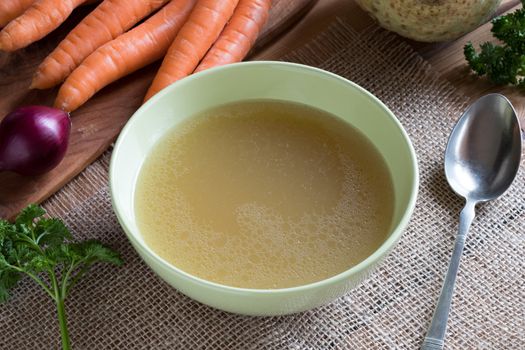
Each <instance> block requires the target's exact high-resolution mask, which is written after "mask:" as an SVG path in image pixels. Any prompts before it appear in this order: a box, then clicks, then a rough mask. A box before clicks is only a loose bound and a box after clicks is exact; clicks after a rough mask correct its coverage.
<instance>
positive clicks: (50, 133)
mask: <svg viewBox="0 0 525 350" xmlns="http://www.w3.org/2000/svg"><path fill="white" fill-rule="evenodd" d="M70 132H71V119H70V118H69V114H68V113H66V112H64V111H61V110H59V109H55V108H50V107H46V106H27V107H21V108H17V109H16V110H14V111H13V112H11V113H9V114H8V115H7V116H6V117H5V118H4V119H3V120H2V122H1V123H0V171H2V170H9V171H13V172H16V173H18V174H21V175H41V174H44V173H46V172H48V171H49V170H51V169H53V168H54V167H56V166H57V165H58V164H59V163H60V161H62V159H63V158H64V155H65V153H66V150H67V146H68V142H69V134H70Z"/></svg>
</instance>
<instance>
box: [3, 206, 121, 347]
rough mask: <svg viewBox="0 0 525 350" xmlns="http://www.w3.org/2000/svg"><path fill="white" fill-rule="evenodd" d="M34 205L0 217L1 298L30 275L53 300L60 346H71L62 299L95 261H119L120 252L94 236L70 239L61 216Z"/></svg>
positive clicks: (118, 263)
mask: <svg viewBox="0 0 525 350" xmlns="http://www.w3.org/2000/svg"><path fill="white" fill-rule="evenodd" d="M44 214H45V211H44V209H42V208H41V207H39V206H37V205H30V206H28V207H27V208H25V209H24V210H23V211H22V212H21V213H20V215H19V216H18V217H17V218H16V221H15V223H13V224H11V223H9V222H7V221H5V220H0V302H4V301H6V300H7V299H8V298H9V290H10V289H11V288H13V287H14V286H15V285H16V284H17V282H18V281H19V280H20V279H21V278H22V277H23V276H24V275H26V276H29V277H30V278H31V279H33V280H34V281H35V282H36V283H37V284H38V285H39V286H40V287H42V289H43V290H44V291H45V292H46V294H48V295H49V296H50V297H51V299H53V300H54V301H55V303H56V307H57V314H58V321H59V325H60V333H61V337H62V348H63V349H64V350H67V349H70V348H71V345H70V341H69V334H68V330H67V323H66V314H65V308H64V302H65V300H66V297H67V295H68V293H69V292H70V290H71V288H73V287H74V286H75V285H76V284H77V283H78V282H79V281H80V279H81V278H82V277H83V276H84V275H85V274H86V273H87V272H88V271H89V270H90V269H91V267H92V266H93V264H95V263H97V262H102V263H109V264H114V265H121V264H122V260H121V259H120V257H119V254H118V253H117V252H115V251H113V250H112V249H110V248H109V247H107V246H105V245H103V244H102V243H100V242H98V241H96V240H86V241H82V242H72V241H71V239H72V236H71V233H70V232H69V230H68V229H67V227H66V226H65V225H64V223H63V222H62V221H61V220H60V219H56V218H44V217H43V216H44Z"/></svg>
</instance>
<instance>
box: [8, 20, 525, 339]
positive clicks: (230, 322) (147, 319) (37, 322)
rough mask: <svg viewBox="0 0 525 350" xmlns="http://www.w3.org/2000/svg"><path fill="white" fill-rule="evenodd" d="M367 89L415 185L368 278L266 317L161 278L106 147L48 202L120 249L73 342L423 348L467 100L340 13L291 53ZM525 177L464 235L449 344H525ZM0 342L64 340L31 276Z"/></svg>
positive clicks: (82, 291) (72, 305) (448, 236)
mask: <svg viewBox="0 0 525 350" xmlns="http://www.w3.org/2000/svg"><path fill="white" fill-rule="evenodd" d="M286 59H287V60H290V61H295V62H301V63H305V64H310V65H314V66H318V67H321V68H324V69H327V70H329V71H332V72H335V73H337V74H340V75H342V76H345V77H347V78H349V79H351V80H353V81H355V82H357V83H358V84H360V85H361V86H363V87H365V88H366V89H368V90H369V91H371V92H372V93H374V94H375V95H376V96H378V97H379V98H380V99H381V100H382V101H383V102H385V104H386V105H387V106H388V107H389V108H390V109H391V110H392V111H393V112H394V113H395V114H396V115H397V116H398V118H399V119H400V121H401V122H402V124H403V125H404V127H405V128H406V130H407V131H408V133H409V135H410V137H411V139H412V141H413V143H414V146H415V148H416V151H417V154H418V160H419V165H420V171H421V187H420V193H419V199H418V202H417V207H416V210H415V213H414V216H413V218H412V221H411V224H410V226H409V228H408V229H407V231H406V232H405V233H404V235H403V237H402V239H401V240H400V243H399V244H398V246H397V247H396V248H395V249H394V250H393V252H392V253H391V254H390V255H389V256H388V258H387V259H386V260H385V262H384V264H383V265H382V267H381V268H379V269H378V270H377V271H376V272H375V273H374V274H373V275H372V276H371V277H370V278H369V279H368V280H367V281H366V282H365V283H363V284H362V285H361V286H360V287H359V288H357V289H356V290H354V291H352V292H350V293H348V294H347V295H345V296H344V297H342V298H340V299H338V300H336V301H335V302H333V303H331V304H330V305H327V306H324V307H321V308H317V309H315V310H311V311H308V312H304V313H300V314H296V315H291V316H285V317H272V318H253V317H243V316H238V315H233V314H228V313H224V312H221V311H217V310H214V309H211V308H209V307H207V306H204V305H202V304H199V303H197V302H194V301H192V300H191V299H189V298H188V297H186V296H184V295H182V294H180V293H178V292H177V291H176V290H175V289H173V288H172V287H170V286H169V285H167V284H166V283H164V282H163V281H162V280H160V279H159V278H158V277H157V276H156V275H155V274H154V273H153V272H152V271H151V270H149V269H148V268H147V266H146V265H145V264H144V263H143V262H142V261H141V260H140V258H139V257H138V256H137V254H136V253H135V252H134V250H133V249H132V247H131V246H130V244H129V243H128V241H127V239H126V237H125V235H124V233H123V232H122V230H121V229H120V227H119V225H118V223H117V220H116V218H115V215H114V214H113V212H112V209H111V204H110V198H109V194H108V184H107V170H108V159H109V154H106V155H105V156H104V157H102V159H100V160H99V161H97V162H96V163H94V164H93V165H92V166H90V167H89V168H88V169H87V170H86V171H84V173H83V174H82V175H80V176H79V177H78V178H77V179H76V180H74V181H73V182H72V183H71V184H69V185H68V186H66V187H65V188H64V189H63V190H62V191H60V192H59V193H58V194H57V195H56V196H54V197H53V198H52V199H51V200H49V201H48V202H47V203H45V207H46V208H47V209H48V210H49V212H50V213H51V214H52V215H60V216H62V217H63V218H64V220H65V221H66V222H67V224H68V225H69V226H70V227H71V229H72V230H73V231H74V233H75V236H76V237H78V238H79V239H81V238H87V237H95V238H98V239H101V240H103V241H104V242H106V243H108V244H110V245H111V246H113V247H114V248H116V249H118V250H119V251H121V252H122V254H123V257H124V259H125V261H126V265H125V266H124V267H122V268H116V267H109V266H107V267H106V266H104V267H102V266H99V268H97V269H96V271H94V272H93V273H92V274H91V275H90V276H89V277H88V278H87V279H86V280H84V281H83V282H81V284H80V285H78V287H77V288H76V290H74V291H73V292H72V294H71V296H70V298H69V299H68V301H67V311H68V316H69V327H70V332H71V338H72V343H73V345H74V348H76V349H417V348H418V347H419V344H420V343H421V341H422V338H423V336H424V334H425V332H426V329H427V327H428V324H429V321H430V318H431V315H432V310H433V308H434V305H435V303H436V299H437V296H438V293H439V291H440V288H441V283H442V277H443V275H444V273H445V271H446V267H447V263H448V260H449V256H450V254H451V250H452V247H453V240H454V237H455V234H456V230H457V222H458V213H459V211H460V209H461V206H462V201H461V200H460V199H459V198H458V197H457V196H456V195H454V194H453V193H452V192H451V190H450V189H449V187H448V185H447V184H446V181H445V179H444V175H443V152H444V149H445V145H446V140H447V137H448V134H449V132H450V130H451V127H452V126H453V124H454V122H455V120H456V119H457V118H458V117H459V116H460V114H461V112H462V111H463V110H464V108H465V107H466V98H465V97H463V96H460V95H458V94H457V93H456V92H455V91H454V88H453V87H452V86H451V85H449V84H447V83H446V82H445V81H443V80H441V79H440V78H439V77H438V76H437V75H436V74H435V73H434V72H433V71H432V67H430V66H429V65H428V64H427V63H426V62H425V61H424V60H423V59H421V58H420V57H418V56H417V55H416V54H415V53H414V52H413V51H412V50H411V49H410V48H409V47H408V45H406V44H405V43H403V42H402V41H401V40H400V39H398V38H397V37H396V36H395V35H393V34H390V33H387V32H385V31H383V30H380V29H377V28H375V27H374V28H369V29H368V30H365V31H364V32H360V33H356V32H355V31H353V30H352V29H351V28H350V27H349V26H348V25H346V24H345V23H344V21H338V22H336V23H334V24H333V26H332V27H331V29H330V30H329V31H327V32H325V33H324V34H322V36H321V37H320V38H318V39H317V40H316V41H315V42H313V43H311V44H310V45H309V46H307V47H304V48H302V49H301V50H299V51H297V52H295V53H293V54H292V55H290V56H289V57H287V58H286ZM524 173H525V172H524V171H523V167H522V169H521V171H520V173H519V175H518V178H517V179H516V181H515V183H514V185H513V187H512V188H511V189H510V190H509V191H508V192H507V193H506V195H505V196H504V197H503V198H501V199H499V200H497V201H495V202H493V203H490V204H485V205H483V206H481V207H480V208H479V211H478V213H479V216H478V217H477V219H476V220H475V222H474V224H473V226H472V229H471V232H470V235H469V237H468V239H467V248H466V251H465V254H464V256H463V261H462V266H461V271H460V273H459V277H458V281H457V289H456V293H455V297H454V302H453V306H452V312H451V315H450V321H449V327H448V333H447V348H449V349H525V258H524V257H523V254H524V253H525V232H524V223H525V187H524V186H523V185H524V183H525V182H524V180H525V174H524ZM0 328H1V329H2V336H1V337H0V348H2V349H49V348H57V347H59V333H58V326H57V322H56V316H55V309H54V305H53V304H52V302H51V300H50V299H49V298H48V297H47V296H46V295H45V294H44V293H43V292H42V291H41V290H40V289H39V288H38V287H36V286H34V285H33V284H31V283H30V281H28V280H27V279H25V280H24V281H23V282H22V283H21V284H20V286H19V287H18V288H17V289H16V290H15V291H14V296H13V298H12V299H11V300H10V302H9V303H8V304H4V305H1V306H0Z"/></svg>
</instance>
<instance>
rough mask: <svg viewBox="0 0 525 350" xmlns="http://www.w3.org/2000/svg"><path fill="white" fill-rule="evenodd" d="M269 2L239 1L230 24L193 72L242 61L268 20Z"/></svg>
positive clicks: (268, 0)
mask: <svg viewBox="0 0 525 350" xmlns="http://www.w3.org/2000/svg"><path fill="white" fill-rule="evenodd" d="M271 6H272V1H271V0H240V1H239V5H238V6H237V8H236V9H235V12H234V13H233V16H232V18H231V20H230V22H229V23H228V24H227V25H226V27H225V28H224V30H223V31H222V33H221V35H220V36H219V39H217V41H216V42H215V44H213V46H212V47H211V49H210V51H208V53H207V54H206V56H204V58H203V59H202V61H201V63H200V64H199V65H198V66H197V69H195V72H200V71H202V70H205V69H208V68H212V67H216V66H222V65H225V64H228V63H233V62H239V61H242V60H243V58H244V57H245V56H246V55H247V54H248V52H249V51H250V49H251V48H252V46H253V44H254V43H255V40H256V39H257V36H258V35H259V31H260V30H261V28H262V26H263V25H264V23H266V20H267V19H268V13H269V11H270V7H271Z"/></svg>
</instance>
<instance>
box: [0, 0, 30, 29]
mask: <svg viewBox="0 0 525 350" xmlns="http://www.w3.org/2000/svg"><path fill="white" fill-rule="evenodd" d="M33 1H34V0H2V1H0V27H3V26H5V25H6V24H7V23H9V22H11V21H12V20H13V19H15V18H16V17H18V16H20V15H21V14H22V13H24V11H25V10H27V8H28V7H29V6H31V4H32V3H33Z"/></svg>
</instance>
